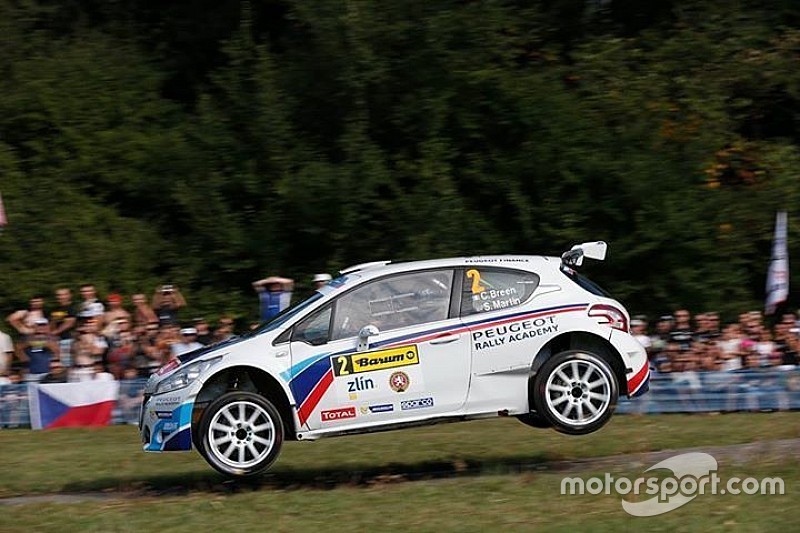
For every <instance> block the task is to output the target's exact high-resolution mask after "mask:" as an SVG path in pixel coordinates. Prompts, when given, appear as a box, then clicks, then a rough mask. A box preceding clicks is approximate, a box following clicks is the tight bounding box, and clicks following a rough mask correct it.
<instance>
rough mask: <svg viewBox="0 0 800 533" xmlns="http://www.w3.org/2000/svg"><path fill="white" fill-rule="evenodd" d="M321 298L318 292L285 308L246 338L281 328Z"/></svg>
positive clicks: (321, 295)
mask: <svg viewBox="0 0 800 533" xmlns="http://www.w3.org/2000/svg"><path fill="white" fill-rule="evenodd" d="M322 297H323V294H322V293H321V292H319V291H317V292H315V293H314V294H312V295H311V296H309V297H308V298H306V299H305V300H303V301H302V302H300V303H297V304H295V305H292V306H290V307H287V308H286V309H284V310H283V311H281V312H280V313H278V314H277V315H275V316H274V317H273V318H272V320H268V321H266V322H264V323H263V324H261V325H260V326H259V327H258V328H256V329H255V330H254V331H253V332H252V333H250V335H248V336H253V335H259V334H261V333H265V332H267V331H272V330H274V329H275V328H279V327H281V326H282V325H284V324H285V323H286V322H288V321H289V320H291V319H292V318H293V317H295V316H296V315H297V314H299V313H301V312H303V310H305V309H307V308H308V307H309V306H311V305H312V304H313V303H314V302H316V301H317V300H319V299H320V298H322Z"/></svg>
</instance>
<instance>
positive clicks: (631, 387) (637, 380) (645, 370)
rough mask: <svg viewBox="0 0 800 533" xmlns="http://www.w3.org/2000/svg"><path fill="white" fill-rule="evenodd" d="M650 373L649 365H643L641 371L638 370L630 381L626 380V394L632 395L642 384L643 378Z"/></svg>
mask: <svg viewBox="0 0 800 533" xmlns="http://www.w3.org/2000/svg"><path fill="white" fill-rule="evenodd" d="M649 373H650V365H648V364H647V362H645V363H644V365H643V366H642V368H641V370H639V371H638V372H637V373H636V375H634V376H633V377H632V378H631V379H629V380H628V394H633V393H634V392H636V391H637V390H638V389H639V387H640V386H641V385H642V383H644V380H645V378H646V377H647V375H648V374H649Z"/></svg>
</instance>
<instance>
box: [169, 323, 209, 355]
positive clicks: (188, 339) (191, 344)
mask: <svg viewBox="0 0 800 533" xmlns="http://www.w3.org/2000/svg"><path fill="white" fill-rule="evenodd" d="M202 347H203V345H202V344H200V343H199V342H197V330H196V329H194V328H184V329H182V330H181V342H176V343H175V344H173V345H172V346H171V347H170V350H171V351H172V356H173V357H178V356H179V355H181V354H184V353H188V352H191V351H192V350H197V349H198V348H202Z"/></svg>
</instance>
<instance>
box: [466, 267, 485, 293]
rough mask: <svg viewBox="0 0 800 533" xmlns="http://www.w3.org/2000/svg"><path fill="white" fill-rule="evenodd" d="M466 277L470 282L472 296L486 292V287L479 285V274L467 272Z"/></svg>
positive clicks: (475, 271) (473, 271) (472, 271)
mask: <svg viewBox="0 0 800 533" xmlns="http://www.w3.org/2000/svg"><path fill="white" fill-rule="evenodd" d="M467 277H468V278H470V279H471V280H472V294H480V293H482V292H483V291H485V290H486V287H484V286H483V285H481V273H480V272H478V271H477V270H475V269H474V268H473V269H471V270H467Z"/></svg>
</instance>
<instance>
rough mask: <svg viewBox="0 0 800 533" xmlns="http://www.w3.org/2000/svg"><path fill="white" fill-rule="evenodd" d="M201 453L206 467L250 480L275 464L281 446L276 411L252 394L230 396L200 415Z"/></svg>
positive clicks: (210, 406) (281, 431) (218, 399)
mask: <svg viewBox="0 0 800 533" xmlns="http://www.w3.org/2000/svg"><path fill="white" fill-rule="evenodd" d="M199 430H200V435H199V440H200V444H201V447H200V452H201V454H202V455H203V457H204V458H205V459H206V461H208V463H209V464H210V465H211V466H213V467H214V468H215V469H216V470H218V471H219V472H221V473H223V474H226V475H229V476H239V477H241V476H252V475H255V474H259V473H261V472H263V471H265V470H266V469H267V468H269V466H270V465H271V464H272V463H273V462H274V461H275V459H276V458H277V457H278V454H279V453H280V450H281V446H282V445H283V423H282V421H281V416H280V414H279V413H278V410H277V409H276V408H275V406H274V405H272V403H271V402H270V401H269V400H267V399H265V398H264V397H262V396H260V395H258V394H253V393H251V392H229V393H227V394H223V395H222V396H220V397H219V398H217V399H216V400H215V401H214V402H212V403H211V405H209V406H208V408H206V410H205V411H204V412H203V417H202V419H201V422H200V427H199Z"/></svg>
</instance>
